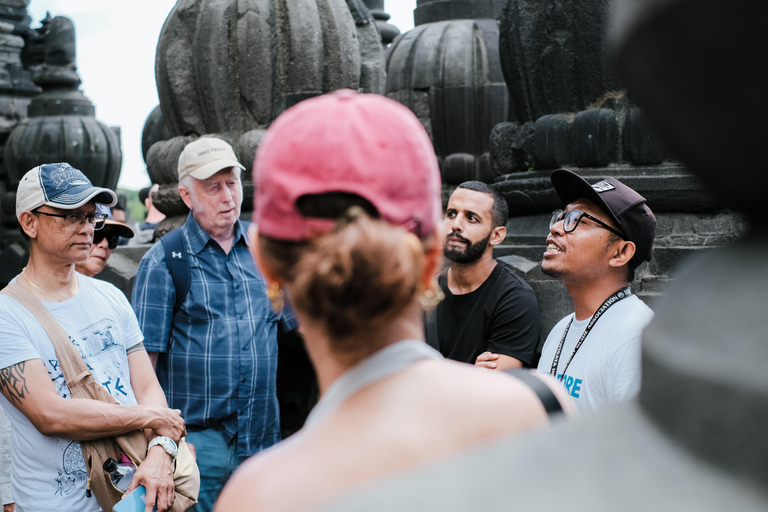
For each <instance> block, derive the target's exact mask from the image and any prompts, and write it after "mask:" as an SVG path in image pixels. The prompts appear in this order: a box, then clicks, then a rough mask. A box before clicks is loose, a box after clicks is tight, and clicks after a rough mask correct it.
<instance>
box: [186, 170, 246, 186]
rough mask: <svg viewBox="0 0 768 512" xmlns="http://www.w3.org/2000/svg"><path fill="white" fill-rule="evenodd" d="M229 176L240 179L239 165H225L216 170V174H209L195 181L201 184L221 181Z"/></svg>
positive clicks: (229, 177)
mask: <svg viewBox="0 0 768 512" xmlns="http://www.w3.org/2000/svg"><path fill="white" fill-rule="evenodd" d="M231 178H235V179H237V180H238V181H239V180H240V168H239V167H225V168H224V169H222V170H220V171H218V172H217V173H216V174H213V175H212V176H209V177H208V178H205V179H204V180H197V181H198V182H200V183H203V184H207V183H218V182H221V181H226V180H229V179H231ZM196 179H197V178H196Z"/></svg>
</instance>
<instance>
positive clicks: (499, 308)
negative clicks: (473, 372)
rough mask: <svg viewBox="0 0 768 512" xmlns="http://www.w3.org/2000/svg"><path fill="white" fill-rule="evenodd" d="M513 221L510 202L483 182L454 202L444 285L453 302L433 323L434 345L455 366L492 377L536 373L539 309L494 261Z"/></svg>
mask: <svg viewBox="0 0 768 512" xmlns="http://www.w3.org/2000/svg"><path fill="white" fill-rule="evenodd" d="M507 215H508V214H507V203H506V201H505V200H504V198H503V197H501V195H499V193H498V192H496V191H495V190H494V189H492V188H491V187H489V186H488V185H486V184H485V183H482V182H479V181H467V182H464V183H462V184H461V185H459V187H458V188H457V189H456V190H455V191H454V193H453V194H452V195H451V198H450V199H449V200H448V208H447V209H446V212H445V233H446V240H445V247H444V249H443V251H444V254H445V257H446V258H447V259H448V260H450V267H449V268H448V269H447V270H446V271H444V272H442V273H441V274H440V276H439V277H438V282H439V283H440V287H441V288H442V290H443V293H444V294H445V299H444V300H443V301H442V302H441V303H440V304H439V305H438V306H437V309H436V310H435V312H434V315H433V316H432V317H431V318H429V319H428V321H427V340H428V342H429V344H430V345H432V346H434V347H435V348H436V349H438V350H439V351H440V352H441V353H442V354H443V355H444V356H445V357H447V358H449V359H454V360H456V361H462V362H465V363H472V364H477V365H478V366H483V367H485V368H491V369H507V368H513V367H520V366H530V365H531V361H532V359H533V354H534V351H535V350H536V345H537V344H538V342H539V337H540V336H541V314H540V312H539V303H538V301H537V300H536V296H535V295H534V293H533V290H532V289H531V287H530V286H529V285H528V283H526V282H525V281H523V280H522V279H521V278H520V277H518V276H517V275H516V274H515V272H514V271H513V270H512V268H511V267H510V266H509V265H506V264H505V263H502V262H497V261H496V260H494V259H493V248H494V247H495V246H496V245H498V244H500V243H501V242H502V241H503V240H504V237H505V236H506V234H507V229H506V227H505V225H506V223H507ZM480 356H482V357H480ZM478 358H479V360H478Z"/></svg>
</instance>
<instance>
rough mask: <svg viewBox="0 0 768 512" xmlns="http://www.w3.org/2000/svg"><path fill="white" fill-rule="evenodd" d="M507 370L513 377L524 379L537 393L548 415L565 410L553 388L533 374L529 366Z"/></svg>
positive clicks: (524, 382)
mask: <svg viewBox="0 0 768 512" xmlns="http://www.w3.org/2000/svg"><path fill="white" fill-rule="evenodd" d="M505 371H506V373H508V374H510V375H512V376H513V377H516V378H518V379H520V380H521V381H523V384H525V385H526V386H528V387H529V388H531V390H532V391H533V392H534V393H536V396H537V397H539V400H540V401H541V405H543V406H544V410H545V411H547V415H548V416H549V417H550V418H552V416H554V415H556V414H558V413H562V412H563V406H562V405H561V404H560V401H559V400H558V399H557V396H555V394H554V393H553V392H552V390H551V389H549V386H547V385H546V384H544V383H543V382H542V381H541V379H539V378H538V377H536V375H534V374H533V370H530V369H528V368H510V369H509V370H505Z"/></svg>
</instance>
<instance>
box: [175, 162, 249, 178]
mask: <svg viewBox="0 0 768 512" xmlns="http://www.w3.org/2000/svg"><path fill="white" fill-rule="evenodd" d="M229 167H238V168H240V170H241V171H244V170H245V167H243V166H242V164H241V163H240V162H238V161H237V160H214V161H213V162H208V163H207V164H205V165H201V166H200V167H198V168H197V169H195V170H194V171H192V172H190V173H188V175H189V176H192V177H193V178H195V179H198V180H207V179H208V178H210V177H211V176H213V175H214V174H216V173H217V172H219V171H221V170H223V169H227V168H229Z"/></svg>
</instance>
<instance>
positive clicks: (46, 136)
mask: <svg viewBox="0 0 768 512" xmlns="http://www.w3.org/2000/svg"><path fill="white" fill-rule="evenodd" d="M33 103H34V100H33ZM4 156H5V167H6V169H7V171H8V175H9V177H10V178H11V180H14V181H15V183H18V180H19V179H21V177H22V176H23V175H24V173H26V172H27V171H28V170H30V169H32V168H33V167H35V166H37V165H41V164H44V163H51V162H67V163H69V164H70V165H72V166H73V167H75V168H77V169H80V170H81V171H83V173H84V174H85V175H86V176H88V178H89V179H90V180H91V182H92V183H93V184H94V185H96V186H99V187H107V188H115V186H117V180H118V178H119V176H120V166H121V165H122V151H121V150H120V140H119V139H118V138H117V136H116V135H115V132H114V131H112V130H111V129H110V128H109V127H107V126H106V125H104V124H103V123H101V122H100V121H98V120H96V118H95V117H89V116H80V115H56V116H44V117H30V118H28V119H25V120H24V121H22V122H20V123H19V124H18V125H17V126H16V128H14V130H13V132H12V133H11V135H10V136H9V137H8V142H7V144H6V146H5V152H4Z"/></svg>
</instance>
